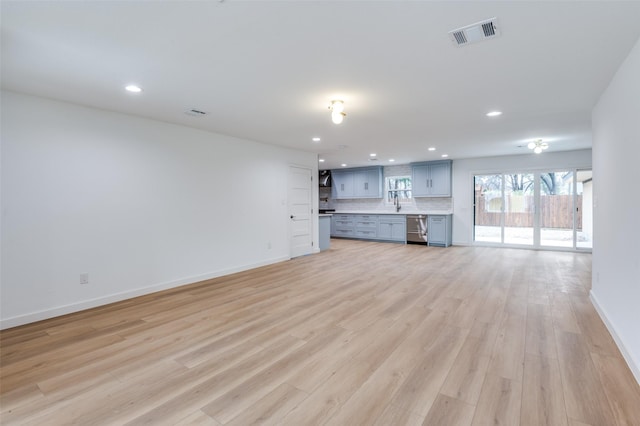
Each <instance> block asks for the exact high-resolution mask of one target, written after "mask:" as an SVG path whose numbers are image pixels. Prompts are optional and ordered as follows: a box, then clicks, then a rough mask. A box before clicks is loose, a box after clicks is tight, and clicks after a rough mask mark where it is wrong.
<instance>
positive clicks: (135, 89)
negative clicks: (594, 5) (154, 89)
mask: <svg viewBox="0 0 640 426" xmlns="http://www.w3.org/2000/svg"><path fill="white" fill-rule="evenodd" d="M124 90H126V91H127V92H131V93H140V92H142V89H141V88H140V87H139V86H136V85H135V84H130V85H128V86H127V87H125V88H124Z"/></svg>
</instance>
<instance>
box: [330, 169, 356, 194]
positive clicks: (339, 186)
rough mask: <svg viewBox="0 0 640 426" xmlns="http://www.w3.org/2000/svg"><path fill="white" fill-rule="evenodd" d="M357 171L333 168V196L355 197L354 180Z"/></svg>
mask: <svg viewBox="0 0 640 426" xmlns="http://www.w3.org/2000/svg"><path fill="white" fill-rule="evenodd" d="M354 175H355V173H354V172H352V171H347V170H332V171H331V180H333V183H332V185H331V198H338V199H340V198H353V196H354V192H353V182H354Z"/></svg>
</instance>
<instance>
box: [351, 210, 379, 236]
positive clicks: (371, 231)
mask: <svg viewBox="0 0 640 426" xmlns="http://www.w3.org/2000/svg"><path fill="white" fill-rule="evenodd" d="M354 231H355V234H356V235H355V236H356V238H366V239H376V238H378V215H370V214H366V215H363V214H357V215H355V217H354Z"/></svg>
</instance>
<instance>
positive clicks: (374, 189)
mask: <svg viewBox="0 0 640 426" xmlns="http://www.w3.org/2000/svg"><path fill="white" fill-rule="evenodd" d="M331 178H332V179H333V185H332V186H331V196H332V197H333V198H338V199H339V198H382V186H383V185H382V182H383V179H382V167H363V168H358V169H340V170H332V171H331Z"/></svg>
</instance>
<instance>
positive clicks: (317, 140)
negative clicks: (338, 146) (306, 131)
mask: <svg viewBox="0 0 640 426" xmlns="http://www.w3.org/2000/svg"><path fill="white" fill-rule="evenodd" d="M311 140H312V141H314V142H320V138H319V137H315V138H311Z"/></svg>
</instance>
